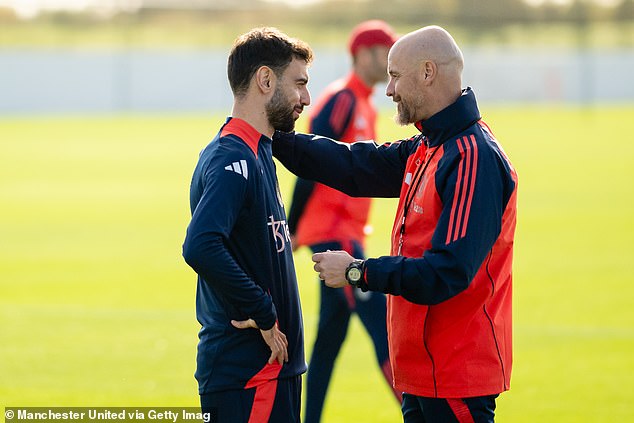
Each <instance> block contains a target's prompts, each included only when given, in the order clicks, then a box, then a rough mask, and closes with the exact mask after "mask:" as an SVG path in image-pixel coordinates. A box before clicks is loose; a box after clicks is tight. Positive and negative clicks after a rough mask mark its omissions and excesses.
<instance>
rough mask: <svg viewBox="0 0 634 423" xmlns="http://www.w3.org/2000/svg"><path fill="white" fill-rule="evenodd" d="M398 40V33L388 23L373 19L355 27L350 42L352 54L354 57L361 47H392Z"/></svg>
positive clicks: (349, 46)
mask: <svg viewBox="0 0 634 423" xmlns="http://www.w3.org/2000/svg"><path fill="white" fill-rule="evenodd" d="M397 39H398V37H397V35H396V33H395V32H394V30H393V29H392V27H391V26H389V25H388V24H387V23H386V22H384V21H382V20H379V19H373V20H370V21H365V22H361V23H360V24H359V25H357V26H355V27H354V29H353V30H352V34H351V35H350V40H349V41H348V48H349V50H350V53H351V54H352V55H353V56H354V55H355V54H357V51H358V50H359V48H360V47H372V46H376V45H381V46H386V47H392V45H393V44H394V43H395V42H396V40H397Z"/></svg>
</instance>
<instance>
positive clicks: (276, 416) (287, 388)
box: [200, 376, 302, 423]
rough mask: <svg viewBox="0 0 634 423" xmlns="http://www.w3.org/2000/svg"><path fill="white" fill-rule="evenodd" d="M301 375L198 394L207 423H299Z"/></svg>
mask: <svg viewBox="0 0 634 423" xmlns="http://www.w3.org/2000/svg"><path fill="white" fill-rule="evenodd" d="M301 396H302V378H301V376H295V377H291V378H286V379H276V380H272V381H269V382H266V383H264V384H262V385H259V386H256V387H253V388H250V389H240V390H232V391H220V392H212V393H209V394H202V395H201V396H200V405H201V409H202V412H203V413H209V414H208V415H209V417H210V419H209V420H208V422H207V423H256V422H257V423H263V422H276V423H277V422H279V423H299V413H300V408H301Z"/></svg>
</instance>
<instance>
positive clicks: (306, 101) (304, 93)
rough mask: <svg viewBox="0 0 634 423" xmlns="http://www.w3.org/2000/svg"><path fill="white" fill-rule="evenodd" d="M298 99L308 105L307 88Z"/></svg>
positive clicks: (308, 95) (308, 93) (308, 92)
mask: <svg viewBox="0 0 634 423" xmlns="http://www.w3.org/2000/svg"><path fill="white" fill-rule="evenodd" d="M300 101H301V103H302V104H303V105H304V106H308V105H309V104H310V91H308V88H306V89H304V92H303V93H302V97H301V100H300Z"/></svg>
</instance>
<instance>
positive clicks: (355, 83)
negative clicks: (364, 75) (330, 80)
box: [346, 71, 373, 98]
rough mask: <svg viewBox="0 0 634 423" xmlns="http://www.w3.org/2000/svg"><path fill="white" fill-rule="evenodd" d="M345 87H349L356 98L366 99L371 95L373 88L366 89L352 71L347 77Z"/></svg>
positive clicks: (363, 83) (364, 84)
mask: <svg viewBox="0 0 634 423" xmlns="http://www.w3.org/2000/svg"><path fill="white" fill-rule="evenodd" d="M346 85H347V86H348V87H350V89H351V90H353V91H354V92H355V93H356V94H357V95H358V96H362V97H365V98H368V97H370V96H371V95H372V92H373V88H372V87H368V86H367V85H366V83H365V82H363V80H362V79H361V78H360V77H359V75H357V74H356V73H355V72H354V71H352V72H350V73H349V74H348V77H347V81H346Z"/></svg>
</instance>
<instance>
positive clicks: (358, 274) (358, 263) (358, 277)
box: [346, 260, 365, 288]
mask: <svg viewBox="0 0 634 423" xmlns="http://www.w3.org/2000/svg"><path fill="white" fill-rule="evenodd" d="M364 264H365V261H364V260H353V261H352V263H350V264H349V265H348V267H347V268H346V280H347V281H348V283H349V284H350V285H352V286H354V287H355V288H359V287H360V286H361V281H362V280H363V270H364V269H363V267H364Z"/></svg>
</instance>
